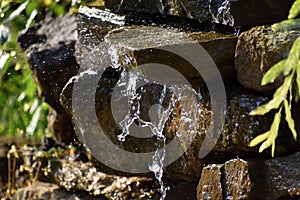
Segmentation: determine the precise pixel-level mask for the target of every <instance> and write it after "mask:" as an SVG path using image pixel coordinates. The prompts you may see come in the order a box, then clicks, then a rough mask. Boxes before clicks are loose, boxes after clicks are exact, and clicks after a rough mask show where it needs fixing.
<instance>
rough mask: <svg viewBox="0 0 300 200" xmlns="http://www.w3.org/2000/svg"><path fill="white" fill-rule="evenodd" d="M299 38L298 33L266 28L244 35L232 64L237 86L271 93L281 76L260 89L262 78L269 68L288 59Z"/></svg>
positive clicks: (238, 44) (258, 28)
mask: <svg viewBox="0 0 300 200" xmlns="http://www.w3.org/2000/svg"><path fill="white" fill-rule="evenodd" d="M298 36H300V32H299V31H287V32H286V31H285V32H274V31H272V30H271V28H270V27H266V26H261V27H255V28H252V29H250V30H249V31H246V32H243V33H242V34H241V35H240V36H239V39H238V43H237V47H236V52H235V64H234V66H235V69H236V70H237V77H238V79H239V81H240V83H241V84H242V85H243V86H244V87H246V88H250V89H253V90H256V91H259V92H266V93H270V92H272V91H274V90H275V89H276V88H277V87H278V86H279V85H280V84H281V82H282V77H281V78H279V79H277V80H276V81H275V82H274V84H268V85H266V86H261V79H262V77H263V75H264V74H265V73H266V72H267V71H268V69H270V67H271V66H273V65H274V64H276V63H277V62H278V61H280V60H282V59H284V58H286V57H287V56H288V53H289V50H290V48H291V46H292V44H293V42H294V40H295V39H296V38H297V37H298Z"/></svg>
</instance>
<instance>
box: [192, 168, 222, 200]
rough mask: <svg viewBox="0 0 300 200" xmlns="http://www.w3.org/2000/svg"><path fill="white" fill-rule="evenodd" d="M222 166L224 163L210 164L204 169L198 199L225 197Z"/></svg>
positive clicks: (218, 199) (198, 189) (198, 187)
mask: <svg viewBox="0 0 300 200" xmlns="http://www.w3.org/2000/svg"><path fill="white" fill-rule="evenodd" d="M221 168H222V165H209V166H206V167H204V168H203V169H202V174H201V179H200V181H199V184H198V186H197V199H202V200H206V199H215V200H222V199H223V195H222V194H223V190H222V185H221V178H222V177H221Z"/></svg>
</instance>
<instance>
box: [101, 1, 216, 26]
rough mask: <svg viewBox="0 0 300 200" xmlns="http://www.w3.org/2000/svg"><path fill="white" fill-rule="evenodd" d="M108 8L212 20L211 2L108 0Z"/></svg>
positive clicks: (106, 3)
mask: <svg viewBox="0 0 300 200" xmlns="http://www.w3.org/2000/svg"><path fill="white" fill-rule="evenodd" d="M105 5H106V7H107V8H109V9H111V10H113V11H121V12H126V11H132V12H139V13H152V14H165V15H175V16H180V17H183V18H187V17H189V18H195V19H198V20H200V21H206V20H210V19H211V17H210V13H209V2H208V1H207V0H200V1H191V0H183V1H175V0H170V1H157V0H151V1H146V0H142V1H139V2H136V1H120V0H108V1H106V2H105Z"/></svg>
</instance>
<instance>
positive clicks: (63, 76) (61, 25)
mask: <svg viewBox="0 0 300 200" xmlns="http://www.w3.org/2000/svg"><path fill="white" fill-rule="evenodd" d="M76 39H77V26H76V17H74V16H72V15H70V14H66V15H64V16H61V17H57V18H56V19H53V18H50V17H49V18H46V19H45V21H43V22H40V23H38V24H36V25H34V26H33V27H30V28H29V29H27V30H26V31H24V32H22V33H21V34H20V35H19V37H18V42H19V43H20V46H21V48H22V49H23V50H26V56H27V59H28V62H29V64H30V69H31V71H32V76H33V78H34V80H35V81H36V83H37V86H38V91H39V95H40V96H41V97H42V98H43V100H44V101H45V102H47V103H48V104H49V105H50V107H51V108H50V112H49V117H48V119H49V123H48V129H49V130H50V131H51V132H53V133H54V134H55V136H56V138H57V140H58V142H61V143H69V142H73V140H74V139H75V138H76V136H75V132H74V130H73V128H72V121H71V119H70V117H69V116H68V115H67V114H66V112H65V110H64V109H63V107H62V106H61V105H60V102H59V96H60V92H61V91H62V88H63V86H64V85H65V84H66V83H67V81H68V80H69V79H70V78H71V77H72V76H74V75H76V74H77V71H78V64H77V62H76V60H75V56H74V51H75V50H74V45H75V41H76Z"/></svg>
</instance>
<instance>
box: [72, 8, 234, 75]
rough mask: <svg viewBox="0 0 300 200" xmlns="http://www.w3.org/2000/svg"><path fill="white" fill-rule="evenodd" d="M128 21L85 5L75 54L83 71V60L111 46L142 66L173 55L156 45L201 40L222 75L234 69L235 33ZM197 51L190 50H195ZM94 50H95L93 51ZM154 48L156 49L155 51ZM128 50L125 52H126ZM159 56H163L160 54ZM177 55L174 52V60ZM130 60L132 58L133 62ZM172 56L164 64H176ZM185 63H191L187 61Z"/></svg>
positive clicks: (80, 18) (133, 63)
mask: <svg viewBox="0 0 300 200" xmlns="http://www.w3.org/2000/svg"><path fill="white" fill-rule="evenodd" d="M127 24H128V22H127V20H126V19H125V16H121V15H116V14H113V13H109V12H106V11H101V10H96V9H89V8H87V7H81V9H80V10H79V14H78V29H79V31H78V33H79V39H78V42H77V44H76V53H75V54H76V59H77V61H78V62H79V64H80V65H81V66H80V67H81V68H80V69H81V71H83V70H85V69H86V68H84V66H85V65H82V62H83V60H86V58H87V56H90V57H92V55H91V54H95V55H96V54H97V53H102V54H104V53H106V52H105V51H106V50H105V48H110V49H109V51H110V50H111V51H117V52H119V54H120V55H115V56H119V57H120V58H119V61H120V62H121V63H122V62H129V63H127V65H142V64H147V62H151V61H153V62H154V61H157V60H159V61H160V62H162V60H161V59H162V58H165V57H166V56H171V55H170V54H168V53H167V52H157V50H156V51H155V49H154V48H160V47H164V46H168V45H171V46H173V48H176V45H183V44H185V45H189V44H191V43H192V44H193V43H199V44H200V45H201V46H202V47H204V49H205V50H206V51H207V52H208V53H209V55H210V56H211V57H212V58H213V60H214V62H215V63H216V65H217V66H218V68H219V70H220V71H221V74H224V76H223V78H226V75H227V74H231V73H233V72H234V70H233V68H232V65H233V60H234V51H235V46H236V36H234V35H233V34H221V33H217V32H213V31H208V32H207V31H206V32H191V31H189V32H184V31H180V30H179V29H175V28H174V29H173V28H171V27H168V28H161V27H153V26H125V25H127ZM98 46H101V48H104V49H103V52H97V51H96V50H95V49H97V48H98ZM121 46H122V47H121ZM114 48H116V49H114ZM118 48H119V49H118ZM193 50H195V49H193ZM193 50H192V49H190V51H191V53H192V51H193ZM91 51H94V52H93V53H91ZM152 51H154V52H153V53H151V52H152ZM124 53H125V55H123V54H124ZM162 53H164V54H162ZM126 54H127V55H126ZM161 54H162V55H161ZM159 55H161V56H160V57H158V56H159ZM127 57H128V58H127ZM156 57H157V58H156ZM173 57H174V55H173V56H172V59H173ZM122 59H123V61H122ZM126 59H130V61H128V60H126ZM172 59H169V60H166V61H165V63H163V64H166V65H171V66H172V67H173V66H174V63H176V62H178V61H177V60H176V61H171V60H172ZM174 59H176V58H174ZM177 59H179V58H177ZM99 62H100V61H99ZM172 62H173V63H172ZM97 64H98V63H97ZM99 64H100V63H99ZM183 64H185V65H187V63H183ZM185 68H188V67H182V69H181V71H180V72H181V73H183V74H184V75H185V74H187V75H189V73H190V72H189V71H187V72H185V71H182V70H185ZM188 69H189V68H188ZM177 70H178V69H177ZM193 74H194V75H195V74H197V73H195V72H194V71H193ZM190 76H191V75H190ZM187 78H188V79H189V78H195V77H187Z"/></svg>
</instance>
